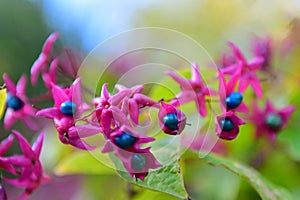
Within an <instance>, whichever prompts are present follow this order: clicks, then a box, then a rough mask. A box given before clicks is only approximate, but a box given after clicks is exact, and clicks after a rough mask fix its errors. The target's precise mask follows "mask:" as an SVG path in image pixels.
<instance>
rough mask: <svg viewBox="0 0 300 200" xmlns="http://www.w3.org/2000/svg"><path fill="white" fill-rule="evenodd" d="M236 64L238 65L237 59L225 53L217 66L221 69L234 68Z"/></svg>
mask: <svg viewBox="0 0 300 200" xmlns="http://www.w3.org/2000/svg"><path fill="white" fill-rule="evenodd" d="M234 64H236V59H235V56H234V55H231V54H225V53H223V54H222V55H221V58H219V59H218V61H217V66H218V67H219V68H220V69H223V68H226V67H229V66H232V65H234Z"/></svg>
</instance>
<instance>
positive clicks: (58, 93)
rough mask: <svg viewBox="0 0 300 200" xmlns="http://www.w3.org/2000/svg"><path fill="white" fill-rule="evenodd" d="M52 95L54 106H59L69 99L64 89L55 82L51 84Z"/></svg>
mask: <svg viewBox="0 0 300 200" xmlns="http://www.w3.org/2000/svg"><path fill="white" fill-rule="evenodd" d="M52 97H53V99H54V106H55V107H57V108H59V107H60V105H61V104H62V103H63V102H65V101H68V100H71V99H69V97H68V95H67V94H66V92H65V90H64V89H62V88H61V87H59V86H57V85H55V84H52Z"/></svg>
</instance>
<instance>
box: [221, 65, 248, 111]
mask: <svg viewBox="0 0 300 200" xmlns="http://www.w3.org/2000/svg"><path fill="white" fill-rule="evenodd" d="M218 73H219V79H220V83H219V95H220V104H221V108H222V111H223V112H225V111H228V110H232V111H238V112H248V111H249V109H248V107H247V106H246V104H245V103H244V102H243V94H242V93H241V92H240V91H235V88H236V84H237V82H238V78H239V76H237V74H235V75H233V76H231V77H230V79H229V80H228V82H226V80H225V77H224V74H223V72H222V71H221V70H220V69H218Z"/></svg>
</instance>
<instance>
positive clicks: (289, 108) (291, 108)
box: [0, 106, 296, 155]
mask: <svg viewBox="0 0 300 200" xmlns="http://www.w3.org/2000/svg"><path fill="white" fill-rule="evenodd" d="M295 110H296V107H295V106H287V107H285V108H283V109H281V110H280V111H279V114H282V115H284V116H285V117H286V118H289V117H290V116H291V114H292V113H293V112H294V111H295ZM0 155H1V154H0Z"/></svg>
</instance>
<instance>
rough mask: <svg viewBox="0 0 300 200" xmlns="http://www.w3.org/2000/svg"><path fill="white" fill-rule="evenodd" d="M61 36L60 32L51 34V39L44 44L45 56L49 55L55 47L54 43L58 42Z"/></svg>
mask: <svg viewBox="0 0 300 200" xmlns="http://www.w3.org/2000/svg"><path fill="white" fill-rule="evenodd" d="M58 36H59V33H58V32H54V33H51V34H50V35H49V37H48V38H47V39H46V41H45V43H44V46H43V49H42V52H43V53H44V54H45V55H47V56H48V55H49V53H50V51H51V49H52V47H53V44H54V42H55V41H56V40H57V38H58Z"/></svg>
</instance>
